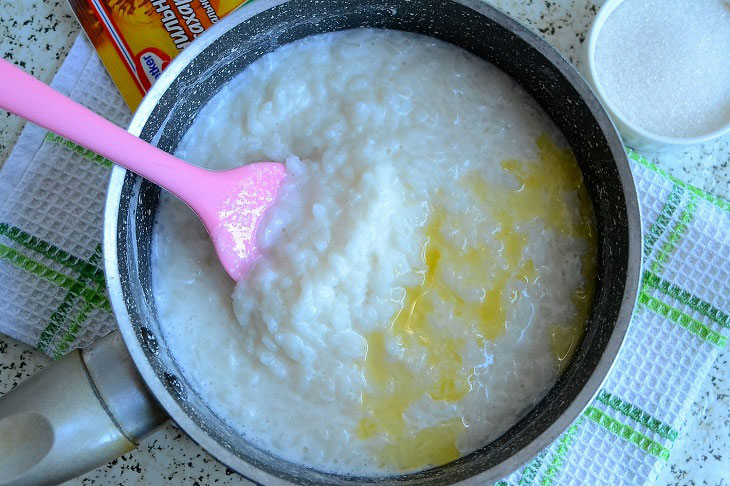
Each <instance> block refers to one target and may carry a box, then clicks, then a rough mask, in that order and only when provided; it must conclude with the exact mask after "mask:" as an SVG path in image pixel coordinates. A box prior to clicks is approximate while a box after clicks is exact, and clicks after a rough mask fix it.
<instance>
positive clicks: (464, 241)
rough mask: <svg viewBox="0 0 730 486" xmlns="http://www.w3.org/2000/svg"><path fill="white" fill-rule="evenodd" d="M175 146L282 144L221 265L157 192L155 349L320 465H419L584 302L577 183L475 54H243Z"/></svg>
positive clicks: (413, 46) (267, 434) (526, 110)
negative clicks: (242, 246) (265, 203)
mask: <svg viewBox="0 0 730 486" xmlns="http://www.w3.org/2000/svg"><path fill="white" fill-rule="evenodd" d="M178 155H179V156H180V157H182V158H184V159H186V160H188V161H190V162H193V163H196V164H199V165H203V166H206V167H210V168H215V169H224V168H230V167H235V166H238V165H240V164H242V163H248V162H254V161H269V160H272V161H286V168H287V178H286V179H285V181H284V183H283V185H282V189H281V193H280V195H279V197H278V198H277V201H276V202H275V204H274V206H272V208H271V209H270V210H269V211H268V212H267V214H266V215H265V217H264V219H263V221H262V223H261V225H260V226H259V230H258V233H257V237H258V242H259V244H260V246H261V248H262V249H263V253H264V257H263V258H262V259H261V260H260V261H259V262H258V263H257V264H256V266H255V267H254V269H253V270H252V271H251V273H250V274H249V275H248V276H247V277H245V278H244V279H242V280H241V281H240V282H239V283H238V284H235V283H234V282H232V281H231V279H230V278H229V277H228V275H227V274H226V273H225V272H224V270H223V269H222V267H221V265H220V264H219V262H218V260H217V257H216V254H215V252H214V250H213V246H212V244H211V243H210V241H209V239H208V236H207V234H206V232H205V230H204V228H203V226H202V224H200V223H199V222H198V220H197V218H196V217H195V215H194V214H193V213H192V212H191V211H189V210H188V208H187V207H185V206H184V204H183V203H181V202H179V201H178V200H176V199H174V198H173V197H171V196H169V195H167V194H164V195H163V197H162V201H161V204H160V208H159V212H158V215H157V219H156V230H155V231H156V233H155V238H154V249H153V260H154V261H153V265H154V269H153V275H154V282H153V286H154V287H153V288H154V293H155V298H156V305H157V309H158V314H159V318H160V322H161V326H162V328H163V333H164V335H165V337H166V340H167V343H168V345H169V346H170V350H171V352H172V354H173V356H175V358H176V360H177V361H178V363H179V364H180V366H181V368H182V370H183V372H184V373H185V375H186V377H187V378H188V379H189V381H190V383H192V384H193V386H194V387H195V388H196V389H197V391H198V392H199V393H200V395H201V396H202V397H204V399H205V400H206V402H207V403H208V404H209V406H210V407H211V408H212V409H213V410H214V411H215V412H216V413H217V414H218V415H219V416H220V417H222V418H224V419H225V420H226V421H227V422H228V423H229V424H230V425H231V426H232V427H234V428H236V430H238V431H239V433H240V434H242V435H244V436H245V437H246V438H247V439H248V440H250V441H252V442H253V443H255V444H257V445H258V446H260V447H262V448H265V449H267V450H269V451H271V452H272V453H274V454H277V455H279V456H281V457H282V458H285V459H287V460H290V461H293V462H297V463H301V464H304V465H308V466H311V467H315V468H317V469H320V470H324V471H330V472H337V473H345V474H347V473H350V474H357V475H385V474H392V473H402V472H406V471H413V470H419V469H424V468H427V467H430V466H435V465H440V464H444V463H447V462H450V461H452V460H455V459H457V458H458V457H460V456H462V455H464V454H467V453H469V452H471V451H473V450H475V449H477V448H479V447H480V446H483V445H485V444H486V443H488V442H489V441H491V440H492V439H494V438H496V437H498V436H499V435H500V434H502V433H503V432H504V431H505V430H506V429H507V428H509V427H510V426H511V425H512V424H513V423H514V422H515V421H516V420H518V419H519V418H521V417H522V416H523V415H524V414H525V413H526V412H527V411H529V410H530V409H531V408H532V407H533V406H534V405H535V404H536V403H537V401H539V399H540V398H541V397H542V396H543V395H544V394H545V393H546V392H547V390H548V389H549V388H550V387H551V386H552V385H553V384H554V383H555V381H556V380H557V377H558V375H559V373H560V370H561V368H562V366H563V365H564V364H565V363H566V362H567V361H568V360H569V358H570V356H571V354H572V352H573V351H574V350H575V348H576V346H577V344H578V343H579V341H580V339H581V336H582V333H583V329H584V325H585V320H586V316H587V314H588V312H589V309H590V302H591V297H592V289H593V280H594V273H595V258H596V255H595V253H596V241H595V232H594V226H593V215H592V208H591V204H590V200H589V198H588V195H587V192H586V190H585V188H584V187H583V185H582V177H581V173H580V170H579V168H578V166H577V164H576V162H575V159H574V157H573V154H572V152H571V150H570V149H569V148H568V146H567V144H566V142H565V139H564V138H563V136H562V135H561V133H560V132H559V131H558V129H557V128H556V127H555V126H554V125H553V124H552V122H551V121H550V120H549V119H548V118H547V117H546V115H545V114H544V113H543V112H542V111H541V110H540V108H539V107H538V105H537V104H536V102H535V101H534V100H533V99H531V98H530V97H529V96H528V95H527V94H526V93H525V92H524V91H523V90H522V89H521V88H519V87H518V85H517V84H516V83H515V82H514V81H513V80H512V79H511V78H510V77H508V76H507V75H506V74H504V73H502V72H501V71H499V70H498V69H497V68H496V67H494V66H492V65H491V64H489V63H487V62H485V61H483V60H481V59H479V58H477V57H475V56H473V55H471V54H469V53H467V52H466V51H464V50H461V49H459V48H456V47H454V46H452V45H450V44H446V43H444V42H441V41H438V40H435V39H433V38H430V37H424V36H419V35H415V34H406V33H400V32H394V31H382V30H367V29H363V30H353V31H346V32H340V33H336V34H326V35H320V36H315V37H310V38H307V39H305V40H300V41H297V42H295V43H292V44H289V45H286V46H284V47H281V48H279V49H278V50H276V51H275V52H273V53H271V54H269V55H267V56H264V57H263V58H261V59H259V60H257V61H256V62H255V63H254V64H252V65H251V66H249V67H248V68H247V69H246V70H245V71H244V72H243V73H241V74H240V75H239V76H237V77H236V78H235V79H234V80H233V81H231V82H230V83H229V85H227V86H226V87H225V88H224V89H223V90H222V91H221V92H220V93H218V94H217V95H215V96H214V97H213V99H212V100H211V101H210V103H209V104H208V105H207V106H206V107H205V108H204V109H203V110H202V112H201V113H200V114H199V115H198V117H197V119H196V120H195V121H194V123H193V125H192V127H191V129H190V130H189V132H188V133H187V134H186V136H185V138H184V140H183V141H182V143H181V145H180V149H179V152H178Z"/></svg>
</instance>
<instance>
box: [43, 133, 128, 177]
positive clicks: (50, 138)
mask: <svg viewBox="0 0 730 486" xmlns="http://www.w3.org/2000/svg"><path fill="white" fill-rule="evenodd" d="M45 141H46V142H52V143H57V144H58V145H61V146H63V147H66V148H67V149H69V150H72V151H74V152H76V153H77V154H79V155H80V156H82V157H83V158H85V159H87V160H90V161H92V162H96V163H97V164H99V165H100V166H102V167H105V168H107V169H110V168H111V167H112V166H113V165H114V163H113V162H112V161H111V160H109V159H107V158H104V157H103V156H101V155H99V154H97V153H96V152H92V151H91V150H89V149H87V148H85V147H82V146H81V145H78V144H76V143H74V142H72V141H71V140H68V139H66V138H63V137H62V136H60V135H56V134H55V133H51V132H48V133H46V137H45Z"/></svg>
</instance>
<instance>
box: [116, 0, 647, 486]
mask: <svg viewBox="0 0 730 486" xmlns="http://www.w3.org/2000/svg"><path fill="white" fill-rule="evenodd" d="M252 15H253V16H252ZM366 26H367V27H377V28H388V29H397V30H404V31H411V32H418V33H421V34H426V35H430V36H433V37H437V38H440V39H442V40H445V41H447V42H451V43H453V44H455V45H457V46H460V47H462V48H464V49H467V50H469V51H471V52H472V53H474V54H476V55H478V56H480V57H482V58H484V59H486V60H487V61H490V62H492V63H494V64H495V65H497V66H498V67H499V68H501V69H502V70H504V71H505V72H507V73H508V74H510V75H511V76H512V77H513V78H514V79H516V80H517V81H518V82H519V83H520V84H521V85H522V86H523V87H524V88H525V89H526V90H527V91H528V92H529V93H530V94H531V95H532V96H533V97H534V98H535V99H536V100H537V102H538V103H539V104H540V105H541V106H542V107H543V109H544V110H545V111H546V112H547V114H548V115H549V116H550V117H551V118H552V120H553V121H554V122H555V123H556V124H557V125H558V127H560V129H561V130H562V131H563V133H564V134H565V136H566V138H567V140H568V141H569V143H570V145H571V146H572V148H573V150H574V152H575V154H576V157H577V159H578V162H579V165H580V167H581V169H582V171H583V174H584V176H585V180H586V183H587V186H588V188H589V191H590V195H591V198H592V200H593V205H594V208H595V213H596V217H597V222H598V232H599V277H598V283H597V286H596V298H595V301H594V305H593V312H592V315H591V318H590V322H589V323H588V327H587V332H586V334H585V337H584V339H583V342H582V344H581V345H580V347H579V349H578V351H577V353H576V355H575V357H574V358H573V361H572V363H571V364H570V365H569V366H568V368H567V369H566V371H565V372H564V374H563V375H562V377H561V378H560V380H559V381H558V383H557V384H556V385H555V386H554V387H553V388H552V389H551V390H550V392H549V393H548V395H547V396H546V397H545V398H544V399H543V400H542V401H541V402H540V403H539V405H538V406H536V407H535V408H534V409H533V410H531V411H530V412H529V413H528V414H527V415H526V416H525V417H524V418H523V419H522V420H521V421H520V422H519V423H517V424H515V425H514V426H513V427H512V428H510V429H509V430H508V431H507V432H506V433H505V434H503V435H502V436H501V437H499V438H498V439H497V440H495V441H493V442H492V443H490V444H485V445H484V447H482V448H481V449H479V450H477V451H476V452H473V453H471V454H469V455H467V456H465V457H463V458H461V459H459V460H458V461H456V462H454V463H451V464H448V465H445V466H442V467H438V468H435V469H431V470H427V471H424V472H420V473H416V474H410V475H403V476H399V477H391V478H383V479H367V478H355V477H342V476H333V475H330V474H325V473H321V472H318V471H315V470H312V469H309V468H306V467H301V466H297V465H294V464H291V463H287V462H285V461H283V460H281V459H279V458H277V457H275V456H273V455H271V454H269V453H267V452H264V451H261V450H259V449H256V448H255V447H253V446H251V445H250V444H249V443H248V442H247V441H246V440H244V439H243V438H241V437H240V436H239V435H238V434H236V433H235V432H234V431H233V430H232V429H231V428H229V427H228V426H226V425H225V423H224V422H223V421H222V420H221V419H220V418H218V417H217V416H216V415H215V414H214V413H213V412H212V411H211V410H210V409H209V408H208V407H207V406H206V405H205V404H204V403H203V402H202V401H201V400H200V398H199V397H198V396H197V395H196V393H195V391H194V390H193V388H192V387H191V386H190V384H189V383H188V382H187V381H186V378H185V377H184V376H183V375H182V374H181V372H180V370H179V367H178V365H177V364H176V362H175V360H174V359H173V358H172V357H171V356H170V354H169V352H168V350H167V347H166V345H165V342H164V339H163V337H162V334H161V333H160V329H159V323H158V319H157V314H156V311H155V306H154V302H153V298H152V290H151V285H150V280H151V275H150V242H151V233H152V225H153V221H154V215H155V211H156V206H157V203H158V196H159V189H158V188H157V187H156V186H154V185H152V184H150V183H148V182H146V181H143V180H142V179H141V178H140V177H137V176H135V175H133V174H131V173H125V172H123V171H122V170H121V169H120V170H117V171H116V172H115V174H114V176H113V177H112V182H111V186H110V199H109V201H108V204H109V205H110V207H111V208H112V211H116V212H114V213H113V214H111V215H112V216H113V218H112V219H113V223H111V224H110V223H109V222H107V231H115V232H116V246H115V247H113V248H109V247H107V248H106V249H105V252H106V255H107V271H108V273H109V275H110V277H109V279H110V289H111V293H112V300H113V301H114V302H115V310H116V311H117V317H118V319H119V322H120V327H121V329H122V332H123V334H124V336H125V340H126V342H127V346H128V347H129V349H130V352H131V354H132V356H133V358H134V359H135V362H136V364H137V366H138V367H139V368H140V371H141V372H142V374H143V376H144V378H145V380H146V382H147V384H148V385H149V386H150V388H151V390H152V391H153V393H154V394H155V395H156V396H157V398H158V400H160V402H161V403H162V405H163V406H165V408H166V409H167V410H168V412H169V413H170V414H171V415H172V417H173V419H175V420H176V421H177V422H178V423H179V424H180V425H181V426H182V427H183V428H184V429H185V430H186V431H187V432H188V433H189V434H190V435H191V436H192V437H193V439H194V440H196V441H198V442H199V443H201V445H203V446H204V447H205V448H206V449H208V450H209V451H210V452H211V453H212V454H213V455H215V456H217V457H218V458H219V459H221V460H222V461H223V462H225V463H226V464H227V465H229V466H230V467H231V468H233V469H236V470H237V471H239V472H241V473H242V474H245V475H247V476H249V477H251V478H252V479H254V480H257V481H261V482H266V483H269V482H279V481H280V480H283V481H290V482H294V483H302V484H323V483H328V484H352V483H357V484H360V483H382V484H415V483H416V482H418V483H419V484H434V485H435V484H449V483H452V482H456V481H459V480H465V479H467V478H472V479H476V476H477V475H479V478H478V482H479V483H480V484H484V483H485V482H487V481H491V480H495V479H499V478H500V477H501V476H502V475H504V474H507V473H509V472H511V471H512V470H514V469H516V468H517V467H519V466H520V465H521V464H523V463H524V462H526V461H528V460H529V459H530V458H531V457H532V456H533V455H534V454H536V453H537V452H538V451H539V450H540V449H542V448H544V447H545V446H547V445H548V444H549V443H550V442H551V441H552V440H554V439H555V437H557V435H559V434H560V433H561V432H562V431H563V430H564V429H565V428H566V427H567V426H568V425H569V424H570V423H571V422H572V420H574V419H575V418H576V417H577V415H578V414H579V413H580V412H581V411H582V409H583V408H584V407H585V406H586V405H587V403H588V401H589V400H590V399H591V397H592V396H593V394H594V393H595V392H596V391H597V390H598V387H599V386H600V383H601V382H602V380H603V378H604V377H605V374H606V373H607V371H608V367H609V366H610V364H611V363H612V362H613V359H614V358H615V355H616V354H617V352H618V345H619V344H620V342H621V340H622V339H623V335H624V333H625V330H626V326H627V325H628V320H629V315H630V311H631V308H632V306H633V302H634V299H635V295H636V284H637V282H638V276H639V251H638V250H639V242H640V234H639V229H638V206H637V203H636V196H635V192H634V187H633V183H632V181H631V177H630V173H629V171H628V164H627V161H626V158H625V154H624V152H623V147H622V145H621V143H620V140H619V138H618V136H617V134H616V132H615V130H614V128H613V126H612V124H611V123H610V121H609V120H608V118H607V116H606V115H605V113H604V112H603V110H602V109H601V108H600V106H599V104H598V102H597V101H596V99H595V98H594V97H593V95H592V93H591V92H590V90H589V89H588V88H587V87H586V86H585V84H584V83H583V81H582V79H581V78H580V76H578V75H577V73H576V72H575V71H574V70H573V69H572V68H571V67H570V66H569V65H568V64H567V62H565V60H563V59H562V58H561V57H560V56H559V55H558V54H557V53H556V52H555V51H554V50H553V49H552V48H550V47H549V46H548V45H547V44H546V43H544V42H543V41H541V40H540V39H538V38H537V37H535V36H534V35H532V34H530V33H529V32H527V31H526V29H524V28H523V27H521V26H520V25H519V24H517V23H516V22H514V21H512V20H511V19H509V18H508V17H506V16H504V15H502V14H500V13H499V12H497V11H496V10H494V9H493V8H491V7H489V6H486V5H485V4H483V3H482V2H479V1H469V0H463V1H446V0H438V1H436V0H434V1H409V0H378V1H373V0H363V1H355V0H326V1H318V0H290V1H284V2H282V1H267V0H258V1H256V2H254V3H253V4H252V5H251V6H247V7H245V8H243V9H241V10H240V11H238V12H236V13H234V14H232V15H231V16H229V17H228V18H227V19H225V20H224V21H222V22H221V24H220V25H218V26H217V27H216V29H213V30H212V31H211V32H210V33H208V34H206V36H204V39H205V40H207V41H208V44H207V45H206V44H205V42H200V43H198V44H200V46H201V47H197V46H196V44H193V46H191V47H190V48H189V49H188V50H186V51H185V52H184V53H183V54H182V55H181V56H180V58H179V59H178V60H176V61H175V63H173V66H172V67H171V69H170V70H169V71H170V72H169V73H168V72H166V73H165V75H164V76H163V77H162V78H161V80H160V81H158V83H157V85H155V87H154V89H153V92H152V93H153V94H151V95H150V96H148V98H147V99H146V100H145V101H144V102H143V104H142V106H141V108H140V111H139V112H138V114H137V116H136V117H135V120H134V121H133V123H132V127H130V130H131V131H133V132H137V133H139V134H140V136H141V137H142V138H144V139H146V140H148V141H152V140H154V141H155V143H156V145H158V146H159V147H161V148H162V149H164V150H166V151H168V152H174V151H175V149H176V147H177V145H178V143H179V142H180V140H181V138H182V136H183V135H184V133H185V132H186V130H187V129H188V127H189V126H190V124H191V123H192V121H193V119H194V118H195V116H196V114H197V113H198V112H199V110H200V109H201V107H202V106H204V105H205V104H206V103H207V102H208V100H209V99H210V98H211V97H212V96H213V95H214V94H215V93H216V92H217V91H218V90H219V89H220V88H221V87H222V86H223V85H224V84H226V83H227V82H228V81H229V80H230V79H231V78H232V77H233V76H235V75H236V74H238V73H239V72H241V70H243V69H245V67H246V66H247V65H248V64H250V63H251V62H253V61H254V60H255V59H257V58H259V57H260V56H262V55H264V54H266V53H268V52H270V51H272V50H274V49H276V48H277V47H278V46H280V45H283V44H285V43H288V42H292V41H294V40H297V39H300V38H302V37H305V36H308V35H312V34H316V33H322V32H328V31H336V30H344V29H351V28H357V27H366ZM196 49H197V50H196ZM115 187H116V188H117V189H116V190H115ZM109 216H110V212H109V210H108V211H107V217H108V218H109ZM107 240H108V238H107ZM117 278H118V280H115V279H117Z"/></svg>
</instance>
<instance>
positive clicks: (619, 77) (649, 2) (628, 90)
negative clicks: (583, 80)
mask: <svg viewBox="0 0 730 486" xmlns="http://www.w3.org/2000/svg"><path fill="white" fill-rule="evenodd" d="M584 54H585V57H584V66H583V67H584V73H585V74H586V77H587V79H588V81H589V82H590V83H591V84H592V85H593V88H594V89H595V91H596V93H597V95H598V97H599V98H600V99H601V101H602V102H603V105H604V106H605V108H606V109H607V111H608V112H609V114H610V115H611V117H612V119H613V121H614V123H615V124H616V126H617V128H618V129H619V131H620V132H621V135H622V136H623V138H624V140H625V141H626V142H627V143H628V144H629V145H631V146H633V147H635V148H640V149H641V148H649V149H658V148H661V147H663V146H667V145H689V144H695V143H702V142H706V141H708V140H710V139H712V138H715V137H719V136H721V135H723V134H726V133H729V132H730V0H691V1H688V0H608V1H606V3H605V4H604V5H603V7H601V10H600V11H599V12H598V15H597V16H596V19H595V20H594V22H593V26H592V27H591V30H590V32H589V34H588V40H587V42H586V49H585V51H584Z"/></svg>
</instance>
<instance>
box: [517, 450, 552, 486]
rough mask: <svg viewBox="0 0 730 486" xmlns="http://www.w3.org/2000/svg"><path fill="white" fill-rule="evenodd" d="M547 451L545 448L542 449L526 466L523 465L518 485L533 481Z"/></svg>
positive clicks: (528, 483) (525, 485)
mask: <svg viewBox="0 0 730 486" xmlns="http://www.w3.org/2000/svg"><path fill="white" fill-rule="evenodd" d="M547 452H548V451H547V450H544V451H542V452H541V453H540V454H538V455H537V456H536V457H535V458H534V459H533V460H531V461H530V462H529V463H528V464H527V466H525V468H524V469H523V470H522V476H520V482H519V483H518V484H519V486H528V485H530V484H533V481H534V480H535V477H536V476H537V472H538V471H539V470H540V468H541V467H542V461H543V460H544V459H545V456H546V455H547Z"/></svg>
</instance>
